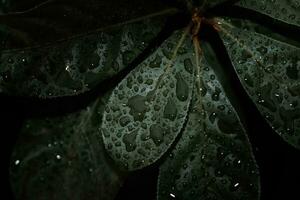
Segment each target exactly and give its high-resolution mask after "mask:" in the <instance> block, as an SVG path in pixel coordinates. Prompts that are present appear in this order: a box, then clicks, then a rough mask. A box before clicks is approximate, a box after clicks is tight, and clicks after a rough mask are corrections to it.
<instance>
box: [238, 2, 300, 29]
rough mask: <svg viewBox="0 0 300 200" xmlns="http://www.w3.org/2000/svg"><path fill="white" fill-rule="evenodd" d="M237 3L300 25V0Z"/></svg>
mask: <svg viewBox="0 0 300 200" xmlns="http://www.w3.org/2000/svg"><path fill="white" fill-rule="evenodd" d="M237 5H238V6H241V7H244V8H248V9H251V10H255V11H257V12H260V13H263V14H265V15H268V16H270V17H273V18H275V19H278V20H280V21H283V22H285V23H288V24H292V25H296V26H300V3H299V0H252V1H249V0H241V1H238V3H237Z"/></svg>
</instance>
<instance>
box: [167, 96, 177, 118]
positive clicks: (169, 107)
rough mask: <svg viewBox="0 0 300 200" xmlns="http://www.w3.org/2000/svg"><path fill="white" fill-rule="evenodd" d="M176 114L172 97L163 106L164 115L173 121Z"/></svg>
mask: <svg viewBox="0 0 300 200" xmlns="http://www.w3.org/2000/svg"><path fill="white" fill-rule="evenodd" d="M176 115H177V108H176V105H175V103H174V101H173V100H172V99H169V100H168V103H167V105H166V106H165V110H164V117H165V118H167V119H170V120H172V121H174V120H175V118H176Z"/></svg>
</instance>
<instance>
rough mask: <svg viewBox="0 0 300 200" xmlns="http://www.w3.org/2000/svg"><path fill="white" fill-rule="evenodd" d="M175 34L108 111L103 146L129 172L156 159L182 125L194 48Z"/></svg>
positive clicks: (134, 74) (127, 81)
mask: <svg viewBox="0 0 300 200" xmlns="http://www.w3.org/2000/svg"><path fill="white" fill-rule="evenodd" d="M179 33H181V32H176V33H174V34H173V35H172V36H170V38H169V39H167V40H166V41H165V42H164V43H163V44H162V45H161V47H159V48H158V49H157V51H156V52H155V53H153V54H152V55H151V56H150V57H148V58H147V59H146V60H145V61H144V62H142V63H141V64H140V65H139V66H138V67H137V68H136V69H134V70H133V71H132V72H131V73H130V74H129V75H128V76H127V77H126V78H125V79H124V80H123V81H121V83H120V84H119V85H118V86H117V87H116V88H115V90H114V91H113V94H112V96H111V97H110V100H109V103H108V104H107V106H106V109H105V113H104V117H103V123H102V133H103V138H104V143H105V147H106V149H107V150H108V152H109V153H110V155H111V156H112V158H113V159H114V160H115V161H116V162H117V163H118V164H119V165H120V166H122V167H124V168H127V169H129V170H134V169H139V168H142V167H145V166H147V165H150V164H152V163H153V162H155V161H156V160H157V159H159V158H160V157H161V156H162V155H163V154H164V153H165V152H166V151H167V149H168V148H169V147H170V146H171V144H172V143H173V141H174V140H175V138H176V136H177V134H178V133H179V132H180V130H181V128H182V126H183V123H184V120H185V117H186V115H187V111H188V107H189V102H190V99H191V91H192V86H193V76H192V73H193V63H192V61H191V58H192V56H193V53H192V52H193V47H192V44H191V41H190V40H189V39H184V40H183V38H184V36H182V38H181V39H180V34H179ZM178 41H180V42H179V44H177V43H178ZM181 42H182V45H180V43H181ZM176 52H177V53H176Z"/></svg>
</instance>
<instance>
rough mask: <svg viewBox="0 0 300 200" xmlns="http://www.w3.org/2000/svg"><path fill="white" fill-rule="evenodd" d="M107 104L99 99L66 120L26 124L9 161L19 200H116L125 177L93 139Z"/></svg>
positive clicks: (62, 118) (28, 122)
mask: <svg viewBox="0 0 300 200" xmlns="http://www.w3.org/2000/svg"><path fill="white" fill-rule="evenodd" d="M106 99H107V98H106ZM106 101H107V100H105V98H102V99H101V98H99V99H98V100H97V101H96V102H94V103H93V105H91V106H90V107H87V109H84V110H82V111H80V112H76V113H72V114H69V115H67V116H60V117H54V118H44V119H32V120H28V121H26V123H25V124H24V127H23V129H22V131H21V133H20V137H19V139H18V141H17V144H16V146H15V150H14V152H13V155H12V158H11V167H10V179H11V183H12V188H13V191H14V194H15V197H16V199H23V200H27V199H28V200H33V199H44V200H50V199H51V200H53V199H74V200H82V199H95V200H96V199H97V200H99V199H103V200H113V199H114V197H115V196H116V194H117V192H118V190H119V188H120V187H121V184H122V182H123V179H124V178H125V174H124V172H121V171H120V170H119V169H117V168H116V166H114V164H113V162H112V160H111V159H110V158H109V157H108V155H107V154H106V152H105V148H104V145H103V141H102V137H101V136H99V135H97V134H95V133H96V132H97V129H98V123H99V121H101V117H102V113H103V109H104V105H103V104H104V103H105V102H106Z"/></svg>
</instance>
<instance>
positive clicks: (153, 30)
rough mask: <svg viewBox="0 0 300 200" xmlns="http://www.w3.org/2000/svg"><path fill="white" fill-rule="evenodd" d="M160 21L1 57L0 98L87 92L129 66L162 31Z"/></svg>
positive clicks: (156, 19) (9, 52) (3, 53)
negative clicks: (0, 96) (5, 95)
mask: <svg viewBox="0 0 300 200" xmlns="http://www.w3.org/2000/svg"><path fill="white" fill-rule="evenodd" d="M163 23H164V20H163V19H162V18H161V17H157V18H154V19H146V20H144V21H142V22H136V23H133V24H128V25H126V26H121V27H116V28H113V29H108V30H103V31H101V32H97V33H94V34H90V35H87V36H84V37H79V38H75V39H72V40H67V41H63V42H59V43H56V44H53V45H49V46H45V47H40V48H30V49H24V50H16V51H4V52H2V53H1V55H0V92H2V93H6V94H10V95H21V96H38V97H41V98H49V97H57V96H70V95H77V94H79V93H82V92H85V91H88V90H90V89H92V88H93V87H95V86H96V85H97V84H99V83H101V82H102V81H104V80H106V79H108V78H110V77H112V76H113V75H115V74H116V73H118V72H119V71H120V70H122V69H124V68H125V67H127V66H128V64H129V63H130V62H132V61H133V60H134V59H135V58H136V57H137V56H138V55H139V54H140V53H141V52H142V51H143V50H144V49H145V48H146V47H147V45H148V44H149V42H150V41H151V40H152V39H153V38H154V37H155V36H156V34H157V33H158V32H159V31H160V30H161V27H162V26H163Z"/></svg>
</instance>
